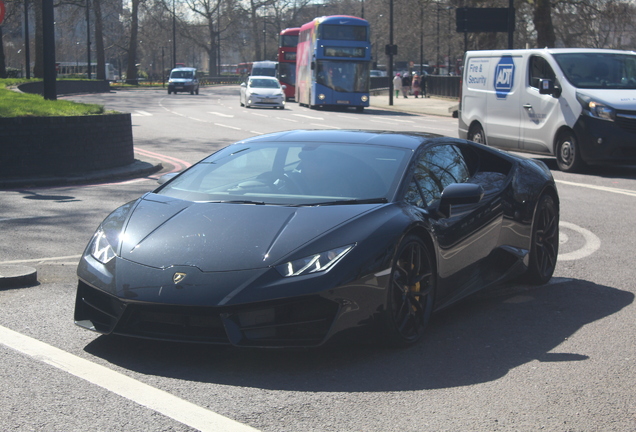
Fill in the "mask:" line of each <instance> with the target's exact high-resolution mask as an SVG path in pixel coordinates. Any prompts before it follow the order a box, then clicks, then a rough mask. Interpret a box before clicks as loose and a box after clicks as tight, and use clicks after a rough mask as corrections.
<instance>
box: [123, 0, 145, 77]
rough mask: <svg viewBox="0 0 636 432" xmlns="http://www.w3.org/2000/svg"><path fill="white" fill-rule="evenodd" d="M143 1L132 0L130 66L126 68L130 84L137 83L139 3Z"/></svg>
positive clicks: (129, 46) (129, 47)
mask: <svg viewBox="0 0 636 432" xmlns="http://www.w3.org/2000/svg"><path fill="white" fill-rule="evenodd" d="M141 1H142V0H131V5H132V7H131V10H130V36H129V43H128V68H127V69H126V83H128V84H137V42H138V40H137V35H138V33H139V3H141Z"/></svg>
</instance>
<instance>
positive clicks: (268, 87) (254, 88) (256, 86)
mask: <svg viewBox="0 0 636 432" xmlns="http://www.w3.org/2000/svg"><path fill="white" fill-rule="evenodd" d="M284 88H285V86H281V85H280V82H278V79H277V78H274V77H269V76H251V77H249V78H248V79H247V81H246V82H244V83H242V84H241V95H240V102H241V106H244V107H247V108H251V107H268V108H280V109H285V93H284V92H283V89H284Z"/></svg>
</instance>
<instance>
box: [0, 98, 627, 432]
mask: <svg viewBox="0 0 636 432" xmlns="http://www.w3.org/2000/svg"><path fill="white" fill-rule="evenodd" d="M72 99H75V100H82V101H88V102H92V103H101V104H104V105H106V108H107V109H115V110H120V111H127V112H131V113H132V115H133V117H132V118H133V135H134V140H135V147H136V151H137V153H136V157H138V158H140V159H145V160H152V161H155V162H156V161H160V162H161V163H162V164H163V165H164V172H168V171H171V170H180V169H183V168H184V167H186V166H188V165H189V164H192V163H195V162H196V161H198V160H200V159H201V158H203V157H204V156H206V155H208V154H209V153H211V152H213V151H214V150H216V149H218V148H220V147H223V146H225V145H227V144H229V143H232V142H234V141H237V140H239V139H242V138H245V137H248V136H252V135H255V134H260V133H267V132H273V131H279V130H287V129H297V128H364V129H388V130H416V131H428V132H434V133H440V134H445V135H449V136H457V120H456V119H452V118H448V117H437V116H431V115H418V114H409V113H400V112H391V111H384V110H381V109H378V108H371V109H368V110H367V111H366V112H365V113H364V114H359V113H355V112H353V111H351V112H332V111H321V110H309V109H306V108H301V107H299V106H298V105H297V104H295V103H290V104H288V109H286V110H284V111H280V110H264V109H245V108H241V107H240V106H239V103H238V88H237V87H224V88H205V89H201V94H200V95H198V96H191V95H187V94H178V95H170V96H168V95H167V92H165V91H159V90H156V91H155V90H149V91H126V92H117V93H110V94H104V95H87V96H81V97H79V96H78V97H73V98H72ZM545 160H546V162H548V164H549V165H550V166H551V167H552V168H553V169H554V170H553V173H554V176H555V179H556V180H557V185H558V188H559V193H560V198H561V221H562V223H561V251H560V256H559V263H558V265H557V269H556V272H555V275H554V278H553V280H552V281H551V283H549V284H548V285H545V286H541V287H528V286H521V285H509V286H505V287H500V288H497V289H495V290H491V291H489V292H486V293H483V294H480V295H478V296H476V297H473V298H471V299H469V300H467V301H465V302H463V303H462V304H459V305H457V306H455V307H452V308H450V309H448V310H446V311H444V312H442V313H440V314H438V315H436V316H435V317H434V318H433V320H432V322H431V325H430V328H429V331H428V334H427V335H426V336H425V338H424V340H422V341H421V343H419V344H418V345H416V346H415V347H412V348H410V349H406V350H388V349H380V348H378V347H375V346H356V345H352V346H346V347H336V348H331V349H324V350H310V351H304V350H303V351H288V350H285V351H278V350H273V351H270V350H265V351H259V350H237V349H233V348H225V347H222V348H220V347H213V346H198V345H183V344H171V343H163V342H153V341H137V340H131V339H125V338H119V337H102V336H98V335H96V334H94V333H90V332H87V331H85V330H82V329H80V328H78V327H76V326H74V324H73V322H72V316H73V306H74V299H75V285H76V278H75V267H76V265H77V261H78V259H79V256H80V254H81V253H82V251H83V249H84V247H85V245H86V243H87V242H88V240H89V238H90V237H91V235H92V234H93V231H94V229H95V228H96V227H97V225H98V224H99V222H100V221H101V220H102V219H103V218H104V217H105V216H106V215H107V214H108V213H109V212H110V211H112V210H113V209H115V208H116V207H117V206H119V205H121V204H123V203H125V202H127V201H130V200H133V199H135V198H136V197H138V196H139V195H141V194H143V193H144V192H146V191H149V190H152V189H153V188H154V187H155V186H156V182H155V180H156V177H157V175H158V174H157V175H154V176H152V177H149V178H143V179H137V180H133V181H126V182H115V183H107V184H97V185H78V186H66V187H51V188H35V189H16V190H4V191H0V203H1V204H0V239H1V241H0V265H3V264H5V265H6V264H20V265H29V266H33V267H35V268H37V270H38V280H39V285H37V286H33V287H29V288H19V289H5V290H0V311H1V313H0V362H1V364H2V367H1V368H0V385H1V388H2V392H1V393H0V430H2V431H5V430H6V431H9V430H16V431H57V430H59V431H122V430H127V431H192V430H203V431H231V430H235V431H243V430H254V429H256V430H262V431H293V432H299V431H378V432H380V431H382V432H385V431H484V432H485V431H536V430H548V431H568V432H569V431H620V432H624V431H636V392H635V391H634V385H635V384H636V342H635V340H634V329H636V311H635V307H634V293H636V287H635V286H634V283H633V279H634V270H633V268H634V264H633V260H634V252H633V243H634V229H633V225H634V216H633V215H634V213H635V211H636V168H594V169H592V170H590V172H588V173H586V174H565V173H562V172H559V171H556V166H555V164H554V162H553V161H552V160H551V159H549V158H546V159H545Z"/></svg>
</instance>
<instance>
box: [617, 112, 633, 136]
mask: <svg viewBox="0 0 636 432" xmlns="http://www.w3.org/2000/svg"><path fill="white" fill-rule="evenodd" d="M616 124H617V125H618V126H619V127H621V128H622V129H625V130H626V131H628V132H632V133H636V111H616Z"/></svg>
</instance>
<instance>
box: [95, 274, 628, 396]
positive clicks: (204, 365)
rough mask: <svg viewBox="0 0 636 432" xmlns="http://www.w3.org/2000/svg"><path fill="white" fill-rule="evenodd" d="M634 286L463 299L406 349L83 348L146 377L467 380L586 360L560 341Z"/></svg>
mask: <svg viewBox="0 0 636 432" xmlns="http://www.w3.org/2000/svg"><path fill="white" fill-rule="evenodd" d="M633 300H634V295H633V294H632V293H630V292H626V291H621V290H618V289H614V288H610V287H606V286H601V285H596V284H593V283H590V282H585V281H580V280H568V281H567V282H564V283H560V284H556V285H546V286H542V287H538V288H532V289H530V290H525V291H521V290H519V289H518V287H511V289H510V290H509V291H508V292H507V293H506V291H505V290H498V291H497V293H496V294H495V296H494V297H493V296H482V297H479V298H473V299H471V300H468V301H465V302H463V303H461V304H459V305H457V306H455V307H452V308H450V309H448V310H446V311H445V312H442V313H440V314H438V315H436V316H435V317H434V319H433V321H432V322H431V325H430V327H429V329H428V333H427V335H426V337H425V338H424V339H423V340H422V341H421V342H420V343H419V344H417V345H416V346H414V347H412V348H409V349H403V350H399V349H386V348H379V347H377V346H364V345H348V346H341V347H331V348H323V349H315V350H247V349H235V348H229V347H217V346H208V345H194V344H192V345H191V344H176V343H165V342H158V341H146V340H135V339H131V338H123V337H115V336H102V337H99V338H97V339H95V340H94V341H93V342H91V343H90V344H89V345H87V346H86V347H85V350H86V351H87V352H88V353H90V354H93V355H95V356H98V357H101V358H103V359H105V360H107V361H109V362H111V363H114V364H117V365H119V366H121V367H124V368H126V369H130V370H133V371H136V372H139V373H143V374H148V375H158V376H164V377H168V378H176V379H182V380H189V381H196V382H206V383H208V382H209V383H216V384H223V385H231V386H241V387H254V388H263V389H275V390H290V391H311V392H320V391H325V392H376V391H377V392H380V391H409V390H422V389H436V388H448V387H457V386H468V385H473V384H477V383H483V382H487V381H492V380H496V379H498V378H500V377H502V376H504V375H506V374H507V373H508V371H509V370H511V369H513V368H515V367H517V366H520V365H523V364H525V363H528V362H531V361H539V362H563V361H568V362H570V361H586V360H588V355H587V354H586V353H585V352H568V351H567V350H562V349H560V348H559V345H560V344H561V343H562V342H563V341H565V340H566V339H567V338H568V337H569V336H571V335H572V334H574V333H575V332H577V331H578V330H579V329H581V328H582V327H583V326H585V325H586V324H590V323H593V322H594V321H597V320H600V319H603V318H605V317H607V316H610V315H612V314H614V313H616V312H618V311H620V310H621V309H622V308H624V307H625V306H627V305H629V304H631V303H632V302H633Z"/></svg>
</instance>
